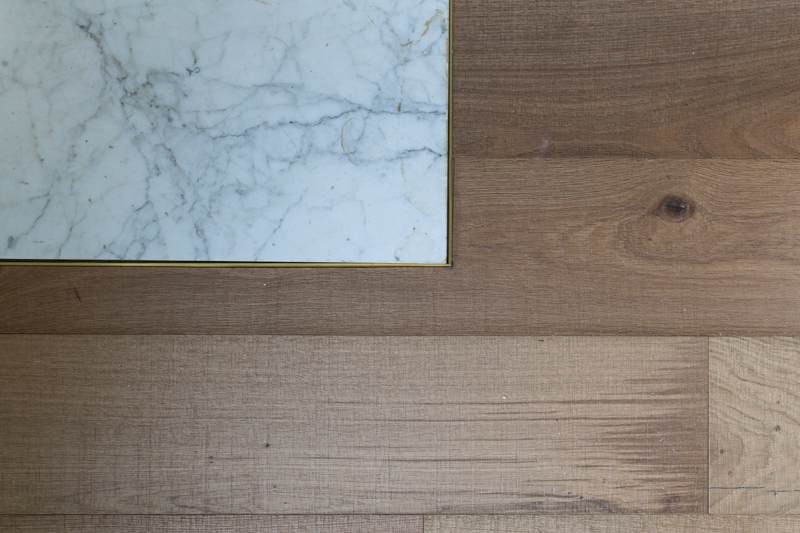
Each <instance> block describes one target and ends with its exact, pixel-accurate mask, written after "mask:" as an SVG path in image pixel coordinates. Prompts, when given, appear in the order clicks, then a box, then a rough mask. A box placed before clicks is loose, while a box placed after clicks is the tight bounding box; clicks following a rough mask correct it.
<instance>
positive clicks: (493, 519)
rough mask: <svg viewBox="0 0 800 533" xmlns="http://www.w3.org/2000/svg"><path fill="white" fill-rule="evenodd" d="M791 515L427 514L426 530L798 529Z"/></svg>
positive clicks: (707, 532) (734, 532)
mask: <svg viewBox="0 0 800 533" xmlns="http://www.w3.org/2000/svg"><path fill="white" fill-rule="evenodd" d="M798 530H800V518H794V517H788V516H772V517H766V516H759V517H749V516H708V515H682V516H681V515H656V516H654V515H650V516H642V515H638V516H637V515H628V516H619V515H618V516H598V515H590V516H586V515H584V516H557V517H556V516H426V517H425V532H426V533H578V532H580V533H640V532H642V531H646V532H647V533H794V532H796V531H798Z"/></svg>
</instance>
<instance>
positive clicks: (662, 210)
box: [655, 194, 694, 222]
mask: <svg viewBox="0 0 800 533" xmlns="http://www.w3.org/2000/svg"><path fill="white" fill-rule="evenodd" d="M655 214H656V216H659V217H664V218H667V219H669V220H674V221H678V222H680V221H683V220H686V219H687V218H689V217H691V216H692V215H694V205H692V203H691V202H690V201H689V200H687V199H686V198H684V197H682V196H680V195H677V194H670V195H667V196H665V197H664V198H663V199H662V200H661V202H659V204H658V207H657V208H656V213H655Z"/></svg>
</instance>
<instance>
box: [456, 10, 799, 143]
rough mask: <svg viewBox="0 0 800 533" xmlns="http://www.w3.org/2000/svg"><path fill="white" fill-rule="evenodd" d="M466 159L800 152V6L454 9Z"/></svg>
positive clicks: (459, 122) (459, 130) (459, 124)
mask: <svg viewBox="0 0 800 533" xmlns="http://www.w3.org/2000/svg"><path fill="white" fill-rule="evenodd" d="M454 9H455V13H454V30H455V36H454V46H455V50H454V93H453V104H454V142H455V153H456V154H457V155H459V156H462V155H470V156H530V157H564V156H629V157H653V156H662V157H663V156H669V157H743V158H751V157H756V158H763V157H791V158H796V157H798V155H800V70H798V69H797V64H798V62H800V34H798V32H797V27H798V25H800V5H799V4H798V3H797V2H786V1H782V0H705V1H703V2H688V1H678V2H663V1H660V0H636V1H630V0H629V1H623V2H620V1H617V0H572V1H570V2H559V1H542V2H530V1H526V0H496V1H493V2H485V1H483V0H464V1H459V2H455V4H454Z"/></svg>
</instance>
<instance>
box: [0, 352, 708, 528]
mask: <svg viewBox="0 0 800 533" xmlns="http://www.w3.org/2000/svg"><path fill="white" fill-rule="evenodd" d="M707 371H708V359H707V341H706V339H697V338H614V337H580V338H571V337H557V338H531V337H490V338H486V337H433V338H430V337H383V338H374V337H357V338H347V337H209V336H189V337H171V336H160V337H136V336H131V337H129V336H97V337H91V336H5V337H0V391H1V392H0V450H2V451H3V453H2V454H0V513H6V514H42V513H47V514H63V513H66V514H75V513H81V514H84V513H85V514H91V513H123V514H124V513H130V514H140V513H145V514H149V513H170V514H187V513H190V514H193V513H201V514H208V513H270V514H297V513H367V514H372V513H377V514H381V513H401V514H404V513H411V514H422V513H459V512H460V513H517V512H590V511H596V512H649V513H659V512H701V511H704V510H705V509H706V505H707V501H708V500H707V498H708V496H707V490H706V488H707V479H708V478H707V472H708V470H707V466H708V463H707V457H708V449H707V445H708V426H707Z"/></svg>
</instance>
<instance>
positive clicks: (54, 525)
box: [0, 515, 422, 533]
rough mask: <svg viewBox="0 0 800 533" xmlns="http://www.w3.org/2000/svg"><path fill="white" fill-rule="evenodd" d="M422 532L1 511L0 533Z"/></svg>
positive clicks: (345, 523)
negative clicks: (27, 514)
mask: <svg viewBox="0 0 800 533" xmlns="http://www.w3.org/2000/svg"><path fill="white" fill-rule="evenodd" d="M5 531H7V532H9V533H10V532H12V531H13V532H15V533H16V532H20V533H24V532H26V531H31V532H33V531H35V532H37V533H47V532H50V531H52V532H56V531H57V532H59V533H116V532H118V533H156V532H158V533H161V532H164V533H205V532H209V533H211V532H214V533H234V532H235V533H422V517H421V516H311V515H304V516H269V515H268V516H252V515H246V516H191V515H185V516H175V515H173V516H142V515H138V516H124V515H122V516H121V515H113V516H103V515H89V516H86V515H84V516H75V515H72V516H0V532H5Z"/></svg>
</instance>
